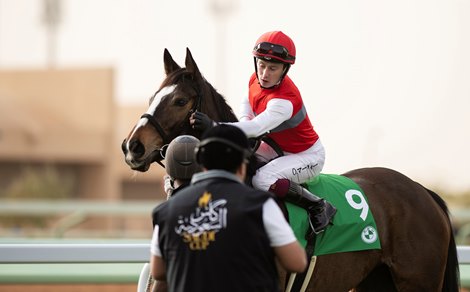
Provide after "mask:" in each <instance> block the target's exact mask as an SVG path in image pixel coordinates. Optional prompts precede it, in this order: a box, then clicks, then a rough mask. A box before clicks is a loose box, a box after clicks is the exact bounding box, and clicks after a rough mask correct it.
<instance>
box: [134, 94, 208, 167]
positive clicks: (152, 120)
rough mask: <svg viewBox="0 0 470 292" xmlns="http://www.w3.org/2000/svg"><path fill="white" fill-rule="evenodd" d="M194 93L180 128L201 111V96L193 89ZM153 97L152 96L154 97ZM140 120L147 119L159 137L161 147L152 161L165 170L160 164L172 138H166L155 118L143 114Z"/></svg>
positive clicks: (156, 150)
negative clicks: (193, 99) (193, 101)
mask: <svg viewBox="0 0 470 292" xmlns="http://www.w3.org/2000/svg"><path fill="white" fill-rule="evenodd" d="M195 91H196V98H197V100H196V102H195V103H194V105H193V107H192V108H191V109H190V110H189V112H188V114H187V115H186V117H185V118H184V120H183V124H182V125H181V127H182V128H183V127H184V125H185V124H186V122H187V123H189V117H190V116H191V114H192V113H194V112H196V111H199V110H200V109H201V102H202V96H201V94H200V93H199V90H197V89H195ZM156 94H157V92H156V93H155V95H156ZM155 95H154V97H155ZM140 118H141V119H143V118H145V119H147V120H148V121H149V122H150V124H151V125H152V126H153V127H154V128H155V130H156V131H157V132H158V134H159V135H160V137H161V138H162V144H163V146H162V147H161V148H160V149H155V150H154V152H157V155H156V157H155V158H154V159H155V162H156V163H158V164H159V165H160V166H161V167H163V168H165V165H164V164H163V163H162V160H163V159H165V152H166V149H167V148H168V144H170V142H171V140H173V138H171V137H170V136H168V135H167V134H166V133H165V131H164V130H163V127H162V126H161V125H160V123H159V122H158V121H157V120H156V119H155V117H154V116H152V115H151V114H148V113H145V114H143V115H142V116H140Z"/></svg>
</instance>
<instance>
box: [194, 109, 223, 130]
mask: <svg viewBox="0 0 470 292" xmlns="http://www.w3.org/2000/svg"><path fill="white" fill-rule="evenodd" d="M216 125H217V123H216V122H214V121H213V120H212V119H211V118H209V117H208V116H207V115H206V114H205V113H201V112H195V113H194V124H193V128H194V129H195V130H198V131H201V132H204V131H206V130H208V129H210V128H212V127H214V126H216Z"/></svg>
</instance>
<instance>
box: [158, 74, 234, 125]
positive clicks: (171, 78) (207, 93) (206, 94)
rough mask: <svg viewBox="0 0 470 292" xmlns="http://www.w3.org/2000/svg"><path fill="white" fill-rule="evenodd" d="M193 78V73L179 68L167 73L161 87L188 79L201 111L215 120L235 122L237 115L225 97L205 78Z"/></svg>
mask: <svg viewBox="0 0 470 292" xmlns="http://www.w3.org/2000/svg"><path fill="white" fill-rule="evenodd" d="M195 79H196V78H195V77H194V75H193V73H191V72H189V71H187V70H186V68H180V69H178V70H175V71H173V72H171V73H169V74H168V75H167V77H166V78H165V80H163V82H162V85H161V88H163V87H166V86H169V85H172V84H178V83H180V82H185V81H186V80H189V81H190V82H191V83H192V86H193V88H194V89H195V90H196V92H197V93H198V94H199V96H200V98H201V102H200V109H199V110H200V111H201V112H203V113H206V114H207V115H209V116H210V117H211V118H213V119H214V120H215V121H222V122H236V121H237V117H236V115H235V113H234V112H233V110H232V107H230V105H229V104H228V103H227V101H226V100H225V97H224V96H223V95H222V94H220V93H219V92H217V90H216V89H215V88H214V86H212V84H210V83H209V82H208V81H207V80H206V79H205V78H201V79H200V80H195Z"/></svg>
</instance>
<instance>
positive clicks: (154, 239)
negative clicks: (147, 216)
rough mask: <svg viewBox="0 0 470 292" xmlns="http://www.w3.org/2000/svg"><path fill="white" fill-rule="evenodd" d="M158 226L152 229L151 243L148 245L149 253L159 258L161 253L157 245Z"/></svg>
mask: <svg viewBox="0 0 470 292" xmlns="http://www.w3.org/2000/svg"><path fill="white" fill-rule="evenodd" d="M158 230H159V227H158V225H155V227H154V228H153V235H152V242H151V243H150V253H151V254H152V255H154V256H157V257H161V256H162V252H161V250H160V246H159V245H158Z"/></svg>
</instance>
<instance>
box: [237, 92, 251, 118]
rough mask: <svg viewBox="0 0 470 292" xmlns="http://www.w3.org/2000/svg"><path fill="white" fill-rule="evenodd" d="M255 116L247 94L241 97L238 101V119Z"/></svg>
mask: <svg viewBox="0 0 470 292" xmlns="http://www.w3.org/2000/svg"><path fill="white" fill-rule="evenodd" d="M254 117H255V114H254V113H253V109H252V108H251V105H250V101H249V100H248V96H247V97H245V98H243V99H242V102H241V103H240V114H239V115H238V120H239V121H249V120H252V119H253V118H254Z"/></svg>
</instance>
